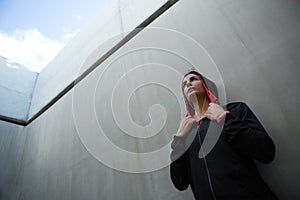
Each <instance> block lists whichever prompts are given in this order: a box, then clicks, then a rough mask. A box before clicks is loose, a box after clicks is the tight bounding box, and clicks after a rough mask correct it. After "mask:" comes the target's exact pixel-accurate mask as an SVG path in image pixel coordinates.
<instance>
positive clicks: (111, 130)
mask: <svg viewBox="0 0 300 200" xmlns="http://www.w3.org/2000/svg"><path fill="white" fill-rule="evenodd" d="M123 2H124V3H126V2H129V1H123ZM143 2H144V1H143ZM150 2H152V1H149V3H150ZM124 3H123V5H127V4H124ZM155 3H157V2H155ZM155 3H153V7H152V8H153V10H152V11H154V10H155V8H158V7H159V5H158V3H157V4H155ZM132 5H133V4H132ZM130 6H131V4H130V2H129V3H128V6H127V7H126V8H127V9H129V10H130ZM140 6H141V7H142V5H140ZM147 7H149V6H147ZM299 8H300V7H299V2H298V1H285V0H265V1H258V0H257V1H246V0H243V1H241V0H231V1H218V0H215V1H199V0H185V1H180V2H178V3H176V4H175V5H174V6H172V7H171V8H170V9H169V10H168V11H166V12H165V13H164V14H163V15H162V16H160V17H159V18H158V19H156V20H155V21H154V22H153V23H152V24H151V25H150V26H149V28H148V29H146V30H144V31H142V32H140V33H139V34H138V35H137V37H135V38H134V39H132V40H131V41H130V42H129V43H128V44H126V45H125V46H124V47H123V48H121V49H120V50H119V51H117V52H116V53H115V54H113V55H112V56H111V57H109V58H108V59H107V60H106V61H105V62H104V63H102V64H101V65H100V66H99V67H98V68H97V69H96V70H95V71H93V72H92V73H91V74H90V75H89V76H87V77H86V78H85V79H84V80H83V81H82V82H80V83H79V84H78V85H77V86H76V87H75V88H74V89H73V90H71V91H70V92H69V93H68V94H66V95H65V96H64V97H63V98H62V99H60V100H59V101H58V102H57V103H56V104H54V105H53V106H52V107H51V108H50V109H49V110H47V111H46V112H45V113H44V114H43V115H42V116H40V117H39V118H37V119H36V120H35V121H33V122H32V123H31V124H29V125H28V126H26V127H20V126H16V125H12V124H9V123H6V122H1V123H0V133H1V134H0V145H1V146H0V150H1V151H0V158H1V159H0V168H1V169H5V170H4V172H3V173H1V174H0V199H192V198H193V197H192V194H191V190H190V189H189V190H187V191H185V192H178V191H176V190H175V189H174V187H173V186H172V184H171V181H170V178H169V173H168V171H169V168H168V166H166V167H163V168H160V169H159V170H153V171H151V172H148V173H141V174H139V173H127V172H120V171H118V170H115V169H114V168H117V167H116V166H118V162H120V161H121V164H122V162H123V165H122V166H123V167H124V168H123V170H124V169H129V170H134V165H135V164H136V163H135V162H136V160H130V158H131V157H130V156H129V155H127V156H128V157H124V158H122V157H121V158H120V157H119V158H118V157H116V155H118V154H117V153H115V152H114V151H112V150H114V149H113V148H111V147H110V148H104V149H102V148H101V147H102V146H101V145H97V144H98V142H101V141H103V140H105V138H104V137H101V135H97V134H98V133H99V132H97V130H98V131H99V129H97V127H99V126H100V127H101V128H102V129H101V131H102V132H104V133H105V135H106V137H107V138H109V140H110V141H111V142H112V143H114V144H115V146H118V147H119V148H122V149H125V150H126V151H127V152H137V153H145V152H151V151H155V150H158V149H160V148H161V147H163V146H164V145H166V144H168V142H169V141H170V140H171V139H172V136H173V134H174V133H175V131H176V129H177V127H178V123H179V121H180V118H181V117H182V115H181V114H182V113H180V108H179V107H180V106H181V105H182V99H180V97H176V92H178V89H176V87H175V86H177V84H178V83H180V77H179V76H178V74H181V73H184V72H185V71H186V70H188V68H189V66H190V65H191V64H199V65H200V66H201V71H202V72H204V73H205V74H206V75H207V76H208V77H210V78H211V79H213V80H215V81H216V82H217V83H218V85H222V84H221V82H222V81H221V80H220V79H218V78H220V77H218V73H220V74H219V75H220V76H221V77H222V78H223V81H224V86H225V89H226V95H227V101H237V100H242V101H245V102H247V103H248V105H249V106H250V107H251V108H252V110H253V111H254V112H255V113H256V115H257V116H258V118H259V119H260V120H261V122H262V123H263V124H264V126H265V128H266V130H267V131H268V132H269V134H270V135H271V137H272V138H273V139H274V141H275V143H276V146H277V154H276V158H275V160H274V161H273V162H272V163H271V164H269V165H259V167H260V172H261V174H262V176H263V177H264V178H265V180H266V181H267V183H268V184H269V185H270V187H271V188H272V189H273V191H274V192H275V193H276V194H277V195H278V196H279V197H280V199H299V193H298V191H297V188H296V186H297V180H299V178H300V177H299V176H300V173H299V162H297V158H298V157H299V152H300V151H299V141H300V139H299V134H297V133H298V132H297V123H296V119H297V118H296V116H297V114H298V113H299V108H298V104H299V103H298V102H299V85H300V84H299V79H298V78H297V77H296V76H297V75H298V74H299V73H298V72H299V63H300V62H299V61H300V60H299V59H300V58H299V56H298V55H299V53H300V52H299V49H300V48H299V45H300V44H299V42H300V38H299V35H300V27H299V24H300V23H299V22H300V14H299V13H300V12H299ZM107 12H108V11H107ZM136 12H138V11H136ZM139 12H141V13H143V12H142V11H139ZM129 13H131V12H129ZM129 13H128V14H129ZM149 13H151V12H150V10H149ZM144 14H145V13H144ZM136 15H137V16H140V15H139V14H138V13H136ZM143 16H144V17H145V16H147V15H146V14H145V15H143ZM131 19H132V17H131V16H129V17H128V18H126V20H125V21H126V22H124V21H123V23H130V20H131ZM97 20H99V23H101V22H100V21H101V20H100V18H98V19H96V21H97ZM96 21H94V22H92V24H93V23H94V26H96V24H97V23H96ZM127 21H128V22H127ZM107 23H108V22H107ZM109 24H113V22H111V23H109ZM137 24H138V23H137ZM132 26H133V25H132ZM117 27H118V26H117ZM154 27H156V28H154ZM94 28H95V29H97V26H96V27H94ZM119 28H120V27H119ZM157 28H163V29H157ZM95 29H93V28H92V26H88V28H87V30H89V31H92V32H93V33H95V34H96V33H97V31H100V29H99V30H97V31H96V30H95ZM166 29H173V30H176V31H178V32H172V31H170V30H166ZM118 30H119V29H118ZM120 30H122V28H120ZM89 31H87V32H89ZM87 32H83V33H82V35H81V36H80V35H79V36H78V37H77V38H75V40H74V41H75V42H74V43H71V44H70V47H66V49H67V50H64V51H63V52H62V53H61V54H60V55H59V56H58V57H57V58H56V59H55V60H54V61H53V62H52V63H56V64H57V66H56V65H55V64H50V65H49V66H48V69H47V68H46V70H45V72H42V73H44V75H42V76H41V78H40V79H39V80H38V83H37V84H38V85H37V89H36V90H35V97H34V98H35V100H34V101H35V104H34V106H36V107H35V108H34V107H32V111H31V114H33V113H35V112H36V111H37V110H38V109H39V108H40V107H41V106H42V105H43V104H45V103H46V102H47V101H48V100H49V99H51V97H53V95H55V94H56V93H57V92H59V91H60V90H61V89H62V88H63V87H64V86H65V85H67V84H68V82H69V81H71V80H72V77H74V76H76V73H75V72H74V71H76V72H78V71H80V68H78V66H79V64H78V62H77V61H76V62H74V63H76V64H74V65H73V67H74V71H72V70H73V68H72V66H71V65H69V64H68V67H67V69H66V71H60V70H58V68H59V67H62V66H64V64H63V63H68V62H67V61H68V60H70V59H71V56H73V59H74V61H75V60H76V59H77V58H75V56H74V54H75V55H79V56H81V54H80V53H79V52H84V53H83V54H84V56H82V57H81V58H79V60H80V63H82V66H83V67H87V66H89V65H90V63H92V61H93V60H95V59H97V58H98V57H99V55H97V53H95V52H98V51H100V52H101V49H102V45H100V43H101V41H103V40H100V39H99V40H98V42H96V43H93V42H92V41H90V42H86V44H87V46H89V47H84V48H87V49H88V50H86V51H85V50H84V51H83V50H82V51H81V50H80V49H81V48H83V46H81V45H79V44H80V43H79V41H80V42H82V43H85V42H84V41H89V38H90V37H87V36H88V33H87ZM114 33H115V32H114ZM182 33H184V34H186V35H183V36H182ZM84 34H87V35H84ZM106 34H109V32H106ZM159 36H160V37H159ZM78 38H82V39H84V40H79V39H78ZM106 38H109V35H107V36H106ZM118 38H119V37H118ZM187 38H189V39H187ZM76 41H77V42H76ZM106 41H107V40H106ZM114 42H115V40H109V41H108V43H106V44H109V45H111V44H114ZM193 42H197V43H199V44H201V45H202V46H203V47H204V48H205V49H206V50H207V53H209V55H210V56H211V59H212V60H213V61H214V62H215V64H216V65H217V67H218V70H219V72H218V73H215V72H216V70H215V69H213V68H214V63H213V62H212V60H210V58H209V57H208V56H207V55H205V50H203V49H202V48H198V47H196V46H197V45H196V46H193V44H194V43H193ZM189 43H191V45H190V44H189ZM72 45H74V46H72ZM76 45H78V47H77V48H75V46H76ZM109 45H108V46H109ZM104 46H105V45H104ZM108 46H107V47H108ZM161 46H163V47H164V49H162V48H161ZM71 47H74V49H73V50H72V48H71ZM80 47H81V48H80ZM68 48H69V49H68ZM197 48H198V49H197ZM75 49H78V51H76V50H75ZM104 49H105V48H104ZM195 49H196V50H198V51H193V50H195ZM66 52H67V53H66ZM63 55H65V56H66V57H64V56H63ZM71 61H72V60H71ZM51 65H53V71H52V69H51V68H50V66H51ZM207 66H209V67H208V69H207ZM47 71H48V73H49V77H48V74H47V73H46V72H47ZM50 74H51V76H55V75H57V77H51V76H50ZM215 74H217V75H215ZM64 76H65V78H63V77H64ZM164 77H167V78H165V79H164ZM170 77H171V79H170ZM149 80H155V81H154V82H152V83H151V81H149ZM160 80H166V82H163V81H162V82H163V83H165V84H168V83H170V84H171V85H166V86H165V85H163V84H160V85H159V84H158V82H159V81H160ZM169 80H171V81H170V82H168V81H169ZM125 83H126V84H125ZM143 83H149V84H146V85H143ZM47 84H48V85H47ZM135 85H137V86H139V87H138V88H135ZM132 88H133V89H136V90H135V92H134V93H133V94H132V95H131V96H130V95H128V94H130V92H131V90H132ZM179 90H180V89H179ZM114 91H121V92H119V93H120V94H121V96H116V95H117V94H118V93H114ZM125 97H128V98H125ZM291 97H292V98H291ZM39 98H40V102H39ZM128 102H129V104H127V103H128ZM154 104H160V105H162V106H163V107H164V109H165V111H166V113H167V115H164V114H165V113H164V111H163V110H162V109H161V108H160V107H158V108H157V107H152V110H151V109H150V108H151V106H152V105H154ZM115 105H119V106H115ZM128 105H129V106H128ZM120 107H121V108H123V110H121V111H120V110H116V109H118V108H120ZM114 109H115V110H114ZM127 109H129V110H130V116H131V119H132V121H131V122H134V123H136V124H138V125H141V126H145V125H148V124H150V125H152V126H153V127H154V128H153V129H151V127H150V128H149V129H146V130H147V131H144V132H143V131H140V127H138V126H131V124H130V122H128V123H127V124H125V125H124V124H117V123H116V122H118V119H120V117H121V119H123V120H124V121H125V120H127V119H126V117H127ZM148 112H149V113H150V114H149V113H148ZM163 116H166V119H165V120H166V123H165V124H163V125H162V124H160V121H163V120H164V118H163ZM151 117H152V118H151ZM151 119H152V121H151ZM155 119H159V120H158V121H155ZM126 122H127V121H126ZM151 123H152V124H151ZM160 126H162V128H161V129H158V131H157V132H158V133H157V134H156V135H154V136H152V137H149V138H145V139H140V138H138V136H143V134H149V133H150V134H151V133H152V131H154V130H156V129H157V128H160ZM128 127H129V130H131V134H133V135H131V136H129V135H128V134H125V132H126V128H128ZM95 130H96V131H95ZM94 133H96V134H94ZM139 133H141V134H142V135H139ZM132 136H136V137H132ZM105 145H106V144H103V146H105ZM101 156H103V157H101ZM105 156H106V157H108V158H110V160H111V161H112V162H111V163H105V162H100V161H101V159H104V160H105V158H104V157H105ZM164 156H165V154H161V157H162V158H163V157H164ZM143 159H144V158H143V157H142V156H141V157H140V159H138V163H139V164H140V165H139V166H140V167H141V169H148V168H147V166H143V164H147V165H151V164H153V166H156V164H157V163H158V164H160V163H159V162H158V161H157V160H148V161H145V160H143ZM126 161H131V162H126ZM159 161H161V160H159ZM108 164H110V165H111V166H107V165H108Z"/></svg>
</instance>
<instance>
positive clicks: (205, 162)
mask: <svg viewBox="0 0 300 200" xmlns="http://www.w3.org/2000/svg"><path fill="white" fill-rule="evenodd" d="M201 125H202V121H200V122H199V124H198V126H197V128H198V129H197V135H198V140H199V143H200V150H199V154H200V153H201V154H202V157H203V159H204V165H205V169H206V174H207V179H208V184H209V188H210V191H211V194H212V196H213V199H214V200H217V198H216V195H215V192H214V189H213V187H212V182H211V176H210V173H209V169H208V165H207V161H206V157H205V152H204V149H203V148H202V140H201V137H200V133H199V128H200V127H201Z"/></svg>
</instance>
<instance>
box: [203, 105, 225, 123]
mask: <svg viewBox="0 0 300 200" xmlns="http://www.w3.org/2000/svg"><path fill="white" fill-rule="evenodd" d="M224 112H225V110H224V109H223V108H222V106H220V105H219V104H216V103H209V106H208V108H207V111H206V112H205V114H204V116H205V117H207V118H208V119H210V120H218V117H220V116H221V115H222V114H223V113H224Z"/></svg>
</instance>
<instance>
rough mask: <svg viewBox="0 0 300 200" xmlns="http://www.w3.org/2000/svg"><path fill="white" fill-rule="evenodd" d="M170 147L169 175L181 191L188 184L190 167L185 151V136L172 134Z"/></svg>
mask: <svg viewBox="0 0 300 200" xmlns="http://www.w3.org/2000/svg"><path fill="white" fill-rule="evenodd" d="M171 148H172V152H171V161H172V163H171V166H170V176H171V179H172V182H173V185H174V186H175V187H176V189H178V190H180V191H183V190H186V189H187V188H188V186H189V184H190V167H189V158H188V153H187V152H186V151H185V138H181V137H177V136H174V140H173V142H172V144H171ZM184 151H185V152H184Z"/></svg>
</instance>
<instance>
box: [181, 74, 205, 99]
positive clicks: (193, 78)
mask: <svg viewBox="0 0 300 200" xmlns="http://www.w3.org/2000/svg"><path fill="white" fill-rule="evenodd" d="M182 89H183V94H184V95H185V96H186V98H187V100H188V101H192V99H193V98H195V97H197V96H198V97H199V96H201V95H204V94H205V91H204V88H203V85H202V80H201V77H200V76H199V75H197V74H188V75H187V76H186V77H184V79H183V82H182Z"/></svg>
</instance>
